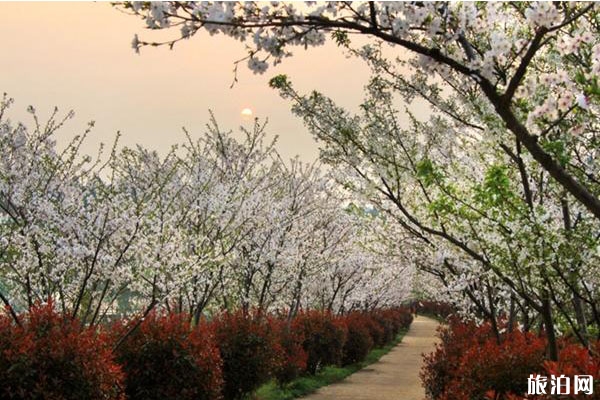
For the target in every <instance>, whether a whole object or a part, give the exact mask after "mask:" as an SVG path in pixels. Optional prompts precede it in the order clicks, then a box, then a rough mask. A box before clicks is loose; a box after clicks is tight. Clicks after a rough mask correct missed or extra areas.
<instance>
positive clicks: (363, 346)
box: [342, 312, 373, 365]
mask: <svg viewBox="0 0 600 400" xmlns="http://www.w3.org/2000/svg"><path fill="white" fill-rule="evenodd" d="M344 319H345V323H346V326H347V328H348V337H347V339H346V343H344V354H343V357H342V364H343V365H348V364H353V363H356V362H359V361H363V360H364V359H365V358H366V357H367V354H369V351H370V350H371V349H372V348H373V339H372V338H371V334H370V331H369V322H370V321H371V318H370V317H369V316H368V315H365V314H363V313H361V312H353V313H350V314H348V315H346V316H345V317H344Z"/></svg>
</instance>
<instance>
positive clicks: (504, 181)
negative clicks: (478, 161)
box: [475, 165, 515, 207]
mask: <svg viewBox="0 0 600 400" xmlns="http://www.w3.org/2000/svg"><path fill="white" fill-rule="evenodd" d="M514 196H515V195H514V193H513V191H512V189H511V185H510V178H509V176H508V168H507V167H506V166H505V165H493V166H491V167H490V168H489V169H488V170H487V171H486V173H485V177H484V179H483V183H482V184H480V185H477V186H476V187H475V199H476V201H477V202H479V203H480V204H482V205H483V206H487V207H498V206H501V205H502V204H504V203H505V202H506V201H509V200H511V199H512V198H513V197H514Z"/></svg>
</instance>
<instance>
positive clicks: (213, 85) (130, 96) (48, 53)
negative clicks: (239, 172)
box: [0, 2, 369, 161]
mask: <svg viewBox="0 0 600 400" xmlns="http://www.w3.org/2000/svg"><path fill="white" fill-rule="evenodd" d="M144 25H145V24H144V22H143V21H142V20H140V19H137V18H135V17H131V16H129V15H125V14H122V13H121V12H119V11H118V10H117V9H114V8H112V7H111V6H110V5H109V4H108V3H91V2H89V3H16V2H15V3H0V37H2V41H0V43H1V44H0V47H1V52H0V54H2V61H0V63H1V64H0V65H1V66H0V91H2V92H7V93H8V95H9V96H10V97H13V98H14V99H15V105H14V106H13V107H12V111H11V112H10V113H9V115H10V116H11V119H13V120H15V121H16V120H19V121H23V122H29V121H31V117H30V116H29V115H28V114H27V113H26V112H25V111H24V110H25V108H26V107H27V106H28V105H29V104H31V105H34V106H35V107H36V109H37V110H38V111H39V114H40V115H41V117H42V118H45V117H46V116H48V114H49V113H50V111H51V110H52V109H53V107H54V106H58V107H59V108H60V109H61V110H62V111H65V112H66V111H68V110H70V109H73V110H75V112H76V117H75V119H74V120H73V121H71V122H70V123H69V124H68V125H67V127H66V128H65V129H63V130H62V131H61V138H60V139H61V140H60V142H63V141H64V140H66V139H67V138H69V137H71V136H72V135H74V134H77V133H80V132H81V131H82V130H83V129H84V127H85V125H86V123H87V122H88V121H90V120H94V121H96V127H95V128H94V130H93V133H92V136H91V138H90V140H89V141H88V144H87V146H86V147H85V148H84V150H85V151H86V152H88V153H94V150H93V149H95V148H96V146H97V144H98V143H99V142H101V141H103V142H111V140H112V138H113V137H114V135H115V133H116V132H117V131H121V132H122V133H123V138H122V141H121V143H122V144H125V145H128V146H131V145H134V144H136V143H141V144H144V145H145V146H146V147H149V148H152V149H157V150H159V151H161V153H163V154H164V150H165V149H167V148H168V147H169V146H170V145H171V144H175V143H181V142H183V140H184V135H183V133H182V131H181V127H182V126H185V127H186V128H188V129H189V130H190V132H191V133H192V134H193V135H194V136H200V135H201V134H202V133H203V132H204V130H205V129H204V126H205V124H206V122H207V121H208V110H209V109H212V110H213V111H214V113H215V116H216V117H217V120H218V121H219V123H220V125H221V126H222V127H223V128H230V129H237V127H239V126H240V125H241V124H243V123H245V122H244V121H243V120H242V118H241V115H240V112H241V110H242V109H243V108H245V107H250V108H252V109H253V110H254V113H255V116H257V117H259V118H265V117H268V118H269V121H270V123H269V126H268V131H269V132H270V133H271V134H277V135H279V136H280V139H279V145H278V149H279V151H280V153H281V154H282V156H283V157H284V158H289V157H292V156H294V155H296V154H299V155H300V156H301V158H302V159H304V160H306V161H312V160H313V159H314V158H315V157H316V156H317V154H318V152H317V145H316V144H315V143H314V142H313V140H312V138H311V136H310V134H309V133H308V132H307V131H306V129H305V128H304V127H303V126H302V123H301V121H300V120H298V119H297V118H296V117H294V116H293V115H292V114H291V112H290V111H289V109H290V103H288V102H287V101H285V100H283V99H281V98H280V97H279V96H278V95H277V92H276V91H274V90H273V89H270V88H269V87H268V85H267V82H268V80H269V79H270V78H271V77H272V76H274V75H276V74H280V73H285V74H287V75H289V76H290V77H291V79H292V81H293V82H294V85H295V86H296V87H297V88H298V89H299V90H301V91H308V90H312V89H318V90H320V91H322V92H324V93H325V94H327V95H329V96H331V97H332V98H334V99H335V100H337V101H338V103H339V104H340V105H342V106H346V107H348V108H350V109H351V110H356V109H357V106H358V104H359V103H360V101H361V99H362V87H363V86H364V85H365V84H366V82H367V78H368V76H369V75H368V69H367V67H366V66H365V65H364V64H363V63H362V62H360V61H359V60H356V59H348V58H346V57H345V56H344V54H343V53H342V52H341V51H340V50H339V49H338V48H336V46H335V44H333V43H328V44H327V45H325V46H323V47H320V48H316V49H314V48H313V49H310V50H309V51H304V50H303V49H301V48H294V49H293V51H294V57H292V58H289V59H286V60H285V61H284V62H283V63H282V64H281V65H279V66H277V67H276V68H271V69H269V70H268V71H267V72H266V73H265V74H264V75H253V74H252V72H251V71H249V70H248V69H247V68H246V67H245V65H244V66H243V67H241V68H239V75H238V78H239V82H238V83H237V84H236V85H235V86H234V87H233V89H230V88H229V86H230V84H231V82H232V79H233V72H232V69H233V62H234V61H235V60H237V59H239V58H241V57H243V56H244V55H245V52H244V45H243V44H241V43H239V42H236V41H234V40H233V39H230V38H227V37H225V36H222V35H217V36H212V37H211V36H209V35H208V34H206V33H204V32H201V33H200V34H198V35H196V36H195V37H193V38H192V39H191V40H188V41H184V42H180V43H179V44H178V45H177V46H176V47H175V49H174V50H173V51H170V50H168V49H167V48H144V49H142V52H141V54H140V55H138V54H135V52H134V51H133V50H132V48H131V40H132V38H133V35H134V34H135V33H138V34H139V35H140V37H141V38H146V39H152V38H155V37H156V36H154V35H155V34H156V33H157V32H151V31H148V30H146V29H144ZM171 34H176V32H171ZM60 142H59V144H60Z"/></svg>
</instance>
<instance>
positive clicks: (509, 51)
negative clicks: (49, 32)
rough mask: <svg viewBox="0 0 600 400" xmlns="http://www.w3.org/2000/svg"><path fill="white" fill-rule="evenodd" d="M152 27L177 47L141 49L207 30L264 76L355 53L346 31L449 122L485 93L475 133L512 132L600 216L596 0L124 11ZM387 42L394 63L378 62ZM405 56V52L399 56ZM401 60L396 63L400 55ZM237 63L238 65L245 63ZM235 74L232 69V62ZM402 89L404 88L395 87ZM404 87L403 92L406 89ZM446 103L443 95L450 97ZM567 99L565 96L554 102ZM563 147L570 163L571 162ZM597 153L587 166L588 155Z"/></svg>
mask: <svg viewBox="0 0 600 400" xmlns="http://www.w3.org/2000/svg"><path fill="white" fill-rule="evenodd" d="M119 6H120V7H121V8H123V9H125V10H129V11H131V12H132V13H134V14H136V15H139V16H141V17H142V18H144V19H145V21H146V24H147V26H148V27H149V28H151V29H173V30H175V29H178V33H177V34H175V37H174V38H173V39H172V40H169V41H166V42H151V41H146V40H141V39H139V37H138V36H137V35H136V37H135V38H134V40H133V43H132V46H133V47H134V49H135V50H136V51H139V49H140V48H141V47H143V46H146V45H161V44H162V45H168V46H170V47H173V46H174V45H175V44H176V43H177V42H178V41H180V40H185V39H189V38H190V37H192V36H193V35H194V34H196V33H197V32H198V31H200V30H206V31H208V32H209V33H210V34H211V35H214V34H218V33H221V34H225V35H228V36H231V37H233V38H235V39H238V40H241V41H244V42H246V43H248V44H249V50H248V55H247V57H245V58H244V59H243V61H247V62H248V67H249V68H251V69H252V70H253V71H254V72H256V73H264V72H265V70H266V69H267V68H268V66H269V65H270V64H277V63H279V62H281V61H282V60H283V58H285V57H288V56H290V55H291V52H290V50H289V49H290V47H292V46H303V47H309V46H319V45H322V44H323V43H324V42H325V40H326V35H327V34H331V35H332V36H333V38H334V39H335V40H336V41H337V42H338V43H339V44H340V45H342V46H344V47H350V46H351V45H352V44H351V41H350V36H351V34H361V35H367V36H369V37H371V38H372V39H373V44H371V45H367V46H365V47H364V48H362V49H360V50H359V53H360V54H361V56H362V57H365V58H367V59H370V61H376V62H378V63H380V64H381V65H380V66H381V68H384V69H387V70H389V72H390V73H391V74H393V75H394V76H406V75H408V74H409V73H408V71H407V70H412V76H411V78H410V79H404V82H403V87H404V88H405V89H410V90H412V91H413V92H414V93H415V94H418V93H421V94H425V93H427V94H428V96H427V97H430V98H431V101H432V102H431V104H432V105H433V106H434V107H436V106H437V105H443V104H445V105H448V104H455V105H457V106H458V108H456V109H454V111H452V112H450V114H448V115H449V116H450V117H452V118H455V119H457V120H458V121H462V122H468V117H467V120H465V118H464V114H465V113H467V114H468V112H470V109H469V108H466V107H465V105H464V104H462V103H463V101H462V100H464V99H469V98H472V97H475V96H480V97H481V100H480V102H479V103H480V106H481V107H485V108H486V109H488V113H489V116H490V118H489V120H487V121H486V123H485V124H483V125H476V126H472V128H473V129H478V130H480V131H481V133H483V134H485V135H487V136H489V137H494V136H495V135H496V132H497V131H498V130H499V129H500V130H504V129H506V130H507V131H508V132H510V133H511V135H512V140H516V141H518V142H519V144H520V146H522V147H523V148H524V149H525V150H526V151H527V152H528V153H529V154H530V155H531V157H532V158H533V159H534V160H535V161H536V162H537V163H539V164H540V166H541V167H542V168H543V169H544V170H545V171H547V172H548V174H550V176H551V177H552V178H553V179H554V180H556V181H557V182H558V183H559V184H560V185H561V186H562V187H563V188H564V189H565V190H566V191H567V192H568V193H569V194H570V195H571V196H573V197H574V198H576V199H577V201H579V202H580V203H581V204H582V205H584V206H585V207H586V208H587V210H588V211H589V212H591V213H592V214H593V215H594V216H595V217H596V218H600V200H599V199H598V181H597V179H596V174H597V170H598V165H597V163H595V162H594V161H593V160H594V159H596V158H594V157H593V155H594V154H595V153H594V151H595V150H589V149H595V148H596V147H597V146H593V144H594V142H595V141H596V135H595V133H594V132H595V129H594V125H595V121H596V120H597V118H595V115H596V114H597V110H596V103H597V96H598V93H600V92H599V90H598V87H597V85H596V83H595V82H596V77H597V75H598V72H599V71H600V69H599V68H600V67H599V66H600V51H599V49H600V45H598V43H597V40H598V37H597V35H594V33H593V32H595V24H596V15H597V7H596V6H595V5H594V4H592V3H549V2H539V3H494V2H489V3H471V2H468V3H463V2H455V3H454V2H452V3H447V2H426V3H420V2H415V3H404V2H386V3H384V2H381V3H379V2H328V3H315V2H306V3H303V4H302V5H298V4H294V3H285V2H271V3H270V4H269V5H263V4H260V3H252V2H248V3H245V2H238V3H233V2H150V3H144V2H126V3H121V4H120V5H119ZM382 44H383V45H389V46H388V47H391V49H387V50H390V52H391V53H392V56H391V58H390V59H389V60H388V59H386V58H384V57H382V56H377V57H376V59H375V60H373V53H374V52H377V47H378V46H379V45H382ZM399 49H402V50H403V51H398V50H399ZM394 53H395V54H394ZM239 62H241V61H239ZM236 65H237V64H236ZM400 81H402V80H400ZM403 90H404V89H403ZM448 90H449V91H450V92H451V95H450V96H446V95H445V93H444V92H445V91H448ZM552 93H560V96H552V95H550V94H552ZM565 149H571V150H572V151H568V152H567V153H568V154H569V156H567V155H566V154H565V152H564V151H565ZM590 151H591V152H592V154H591V155H592V158H591V159H590V157H589V156H590V154H589V152H590Z"/></svg>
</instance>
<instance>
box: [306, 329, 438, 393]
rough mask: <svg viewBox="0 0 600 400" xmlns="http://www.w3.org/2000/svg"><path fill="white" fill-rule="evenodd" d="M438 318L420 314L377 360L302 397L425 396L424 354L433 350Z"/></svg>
mask: <svg viewBox="0 0 600 400" xmlns="http://www.w3.org/2000/svg"><path fill="white" fill-rule="evenodd" d="M437 326H438V324H437V322H436V321H434V320H432V319H430V318H425V317H417V318H416V319H415V320H414V321H413V323H412V325H411V327H410V329H409V331H408V333H407V334H406V335H405V336H404V338H403V339H402V343H400V344H399V345H398V346H396V347H394V348H393V349H392V350H391V351H390V352H389V353H388V354H386V355H385V356H383V357H382V358H381V359H380V360H379V361H378V362H376V363H374V364H371V365H369V366H367V367H366V368H364V369H362V370H360V371H358V372H356V373H354V374H352V375H350V376H349V377H348V378H346V379H344V380H343V381H341V382H339V383H334V384H332V385H329V386H325V387H323V388H321V389H319V390H317V391H316V392H315V393H313V394H311V395H309V396H307V397H303V399H305V400H423V399H424V398H425V391H424V390H423V388H422V387H421V380H420V379H419V371H420V369H421V363H422V356H421V355H422V354H423V353H429V352H431V351H432V350H433V348H434V344H435V338H434V335H435V329H436V328H437Z"/></svg>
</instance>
